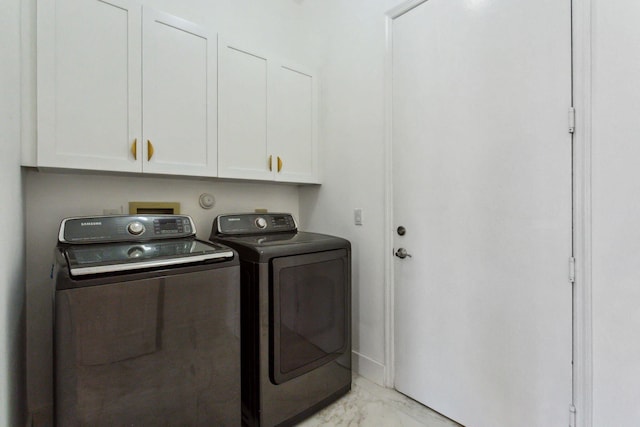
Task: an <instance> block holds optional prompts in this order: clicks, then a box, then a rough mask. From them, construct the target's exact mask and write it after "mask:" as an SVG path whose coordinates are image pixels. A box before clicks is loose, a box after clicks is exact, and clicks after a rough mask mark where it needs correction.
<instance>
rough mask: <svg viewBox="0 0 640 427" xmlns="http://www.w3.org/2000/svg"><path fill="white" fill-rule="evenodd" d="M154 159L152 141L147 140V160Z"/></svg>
mask: <svg viewBox="0 0 640 427" xmlns="http://www.w3.org/2000/svg"><path fill="white" fill-rule="evenodd" d="M152 157H153V144H152V143H151V141H150V140H148V139H147V160H148V161H151V158H152Z"/></svg>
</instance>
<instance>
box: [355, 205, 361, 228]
mask: <svg viewBox="0 0 640 427" xmlns="http://www.w3.org/2000/svg"><path fill="white" fill-rule="evenodd" d="M353 223H354V224H355V225H362V208H355V209H354V210H353Z"/></svg>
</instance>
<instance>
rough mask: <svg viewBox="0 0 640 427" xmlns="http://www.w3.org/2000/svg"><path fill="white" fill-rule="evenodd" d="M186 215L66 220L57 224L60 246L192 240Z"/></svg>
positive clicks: (98, 217)
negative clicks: (178, 239)
mask: <svg viewBox="0 0 640 427" xmlns="http://www.w3.org/2000/svg"><path fill="white" fill-rule="evenodd" d="M195 234H196V227H195V224H194V222H193V219H192V218H191V217H190V216H188V215H113V216H93V217H77V218H66V219H65V220H63V221H62V224H60V232H59V234H58V241H59V242H60V243H72V244H83V243H103V242H131V241H145V240H151V239H153V240H157V239H167V238H179V237H190V236H195Z"/></svg>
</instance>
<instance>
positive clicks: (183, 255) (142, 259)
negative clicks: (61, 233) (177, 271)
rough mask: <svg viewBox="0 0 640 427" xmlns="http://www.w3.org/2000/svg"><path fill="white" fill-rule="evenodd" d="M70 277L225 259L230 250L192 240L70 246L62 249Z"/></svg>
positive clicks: (230, 252) (229, 257) (227, 258)
mask: <svg viewBox="0 0 640 427" xmlns="http://www.w3.org/2000/svg"><path fill="white" fill-rule="evenodd" d="M64 255H65V258H66V259H67V263H68V266H69V272H70V274H71V275H72V276H85V275H91V274H103V273H113V272H122V271H131V270H141V269H147V268H157V267H166V266H175V265H184V264H192V263H196V262H201V261H208V260H220V261H222V260H229V259H232V258H233V251H232V250H230V249H229V248H226V247H224V246H221V245H217V244H215V243H205V242H202V241H200V240H196V239H193V238H191V239H172V240H164V241H152V242H137V243H109V244H92V245H72V246H68V247H66V248H65V249H64Z"/></svg>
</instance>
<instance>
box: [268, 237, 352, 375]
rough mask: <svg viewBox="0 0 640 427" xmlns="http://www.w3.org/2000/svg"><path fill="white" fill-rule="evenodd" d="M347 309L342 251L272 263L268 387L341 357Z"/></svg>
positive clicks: (347, 269) (347, 275)
mask: <svg viewBox="0 0 640 427" xmlns="http://www.w3.org/2000/svg"><path fill="white" fill-rule="evenodd" d="M349 307H350V265H349V256H348V253H347V251H346V250H344V249H341V250H334V251H328V252H319V253H314V254H305V255H297V256H290V257H283V258H275V259H274V260H272V262H271V292H270V313H269V314H270V323H271V325H272V328H270V331H269V350H270V351H269V353H270V363H269V368H270V369H269V371H270V372H269V373H270V377H271V381H272V382H273V383H275V384H281V383H283V382H285V381H288V380H290V379H292V378H295V377H297V376H300V375H302V374H304V373H306V372H309V371H311V370H313V369H315V368H317V367H319V366H322V365H324V364H325V363H328V362H330V361H332V360H334V359H336V358H337V357H338V356H340V355H341V354H342V353H344V351H345V349H346V348H347V346H348V343H349V337H348V334H349V324H348V322H349V312H348V310H349Z"/></svg>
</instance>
